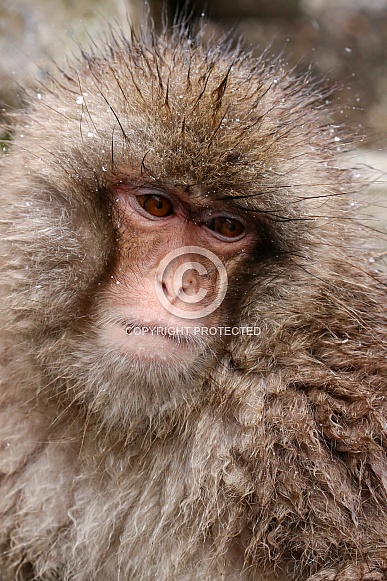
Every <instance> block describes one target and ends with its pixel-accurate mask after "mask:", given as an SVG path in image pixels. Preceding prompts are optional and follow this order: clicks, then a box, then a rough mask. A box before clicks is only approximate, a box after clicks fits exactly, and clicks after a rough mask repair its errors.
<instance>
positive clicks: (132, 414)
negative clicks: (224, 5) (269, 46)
mask: <svg viewBox="0 0 387 581" xmlns="http://www.w3.org/2000/svg"><path fill="white" fill-rule="evenodd" d="M202 36H203V35H202V33H201V32H199V33H197V34H196V33H195V34H193V33H191V32H190V31H189V30H188V29H187V27H186V26H183V25H180V26H176V27H174V28H173V30H172V31H166V32H163V33H161V34H160V35H159V36H157V35H155V34H154V33H153V32H152V30H150V29H148V30H145V31H144V32H142V33H141V34H139V35H133V37H132V38H130V39H125V38H124V37H123V35H120V34H119V33H115V34H113V33H112V34H111V35H110V36H109V43H106V44H104V46H103V48H102V49H101V51H100V52H99V50H100V49H99V47H98V45H97V44H95V45H94V47H93V48H92V49H90V52H89V53H86V52H83V53H82V56H81V57H80V58H79V60H78V61H76V62H74V64H73V66H72V68H71V67H69V68H68V69H67V70H64V71H62V70H58V72H57V73H56V75H54V76H53V78H52V79H51V80H49V81H48V82H47V84H46V85H45V86H44V87H42V88H41V89H40V90H39V92H37V93H35V92H33V91H31V92H30V94H29V98H28V103H27V104H26V107H25V109H24V110H23V111H22V112H21V113H19V114H17V115H15V119H14V120H13V124H14V128H13V132H14V139H13V144H12V145H11V146H10V149H9V152H8V154H7V155H5V156H3V160H2V167H1V172H0V173H1V178H0V180H1V186H0V187H1V208H0V220H1V233H2V235H1V260H0V264H1V266H0V268H1V279H0V280H1V290H0V292H1V301H0V305H1V306H0V309H1V313H0V320H1V324H2V330H1V345H2V351H1V386H0V579H1V581H15V579H17V580H29V581H32V580H34V581H54V580H56V581H89V580H93V581H197V580H201V581H306V580H308V581H382V580H385V579H387V504H386V495H387V457H386V447H387V411H386V406H387V397H386V396H387V379H386V372H387V320H386V304H387V289H386V281H385V280H383V276H382V275H381V274H380V273H377V272H375V264H372V262H370V260H369V258H370V254H369V253H368V251H367V249H366V246H365V242H364V241H365V240H366V239H367V238H368V237H369V234H368V232H365V231H364V227H363V226H361V224H360V221H359V220H358V219H357V218H356V216H355V215H354V209H353V207H352V206H353V204H351V200H353V195H354V194H355V185H354V184H355V183H356V182H355V181H354V180H353V178H352V174H351V172H350V171H348V170H347V169H345V168H343V166H342V165H341V163H340V162H338V160H337V157H338V152H337V143H338V140H339V139H342V137H343V134H342V133H341V130H340V129H338V128H337V127H335V126H334V125H333V123H332V117H331V113H330V112H329V111H328V110H327V108H326V106H325V105H324V102H325V99H326V94H324V90H323V89H322V88H321V87H320V86H319V85H318V84H316V83H314V82H311V80H310V79H309V78H308V77H307V76H305V75H298V76H297V75H296V74H294V73H292V72H289V71H288V70H287V69H286V67H285V66H284V64H283V62H282V61H281V60H280V59H277V60H274V61H273V60H271V61H268V59H267V57H265V56H262V57H260V58H259V57H258V58H256V57H254V56H253V55H251V54H250V53H248V52H245V51H243V50H242V49H234V48H232V47H230V46H229V45H226V44H222V43H216V44H214V43H211V41H209V42H205V41H204V40H203V38H202Z"/></svg>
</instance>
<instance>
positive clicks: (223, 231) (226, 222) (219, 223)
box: [207, 216, 245, 238]
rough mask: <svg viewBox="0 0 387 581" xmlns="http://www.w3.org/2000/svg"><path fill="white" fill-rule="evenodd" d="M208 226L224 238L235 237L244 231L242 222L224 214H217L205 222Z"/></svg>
mask: <svg viewBox="0 0 387 581" xmlns="http://www.w3.org/2000/svg"><path fill="white" fill-rule="evenodd" d="M207 226H208V228H210V230H213V231H214V232H216V233H217V234H220V235H221V236H223V237H224V238H237V237H238V236H240V235H241V234H243V232H244V231H245V227H244V225H243V224H242V222H239V220H236V219H235V218H227V217H225V216H218V217H217V218H213V219H212V220H210V221H209V222H207Z"/></svg>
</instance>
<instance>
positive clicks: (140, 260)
mask: <svg viewBox="0 0 387 581" xmlns="http://www.w3.org/2000/svg"><path fill="white" fill-rule="evenodd" d="M111 196H112V207H113V211H112V214H113V221H114V223H115V226H116V242H117V252H116V259H115V261H114V269H113V274H112V275H111V276H110V277H109V278H108V279H107V286H106V298H105V299H104V301H103V303H104V308H106V311H105V317H103V332H102V334H103V336H104V337H105V339H104V340H106V342H107V344H109V345H111V346H113V345H114V346H115V348H117V350H118V351H119V352H121V353H122V354H130V355H131V357H132V358H135V359H139V360H144V361H145V360H147V361H148V362H149V364H151V363H152V362H155V361H157V362H158V363H161V362H165V364H166V365H168V364H171V362H172V361H173V362H174V363H177V362H178V361H180V363H183V362H184V361H185V362H189V361H190V360H192V359H193V358H195V357H197V356H198V355H199V354H200V352H201V351H202V349H203V341H201V340H198V338H199V339H200V337H203V334H204V333H205V332H206V331H205V329H206V328H208V327H212V328H216V325H219V323H220V321H222V322H223V324H225V323H226V322H227V324H229V325H230V324H231V318H230V316H228V314H227V311H226V312H225V309H224V308H223V310H222V303H223V300H224V299H225V297H226V295H227V287H228V281H229V276H228V275H231V276H232V275H233V272H234V270H235V268H236V264H237V262H238V256H242V257H243V253H244V252H247V251H249V250H250V249H251V248H252V247H253V245H254V242H255V232H254V224H253V223H252V221H251V220H250V219H248V217H247V216H245V215H243V214H242V212H240V211H239V213H236V212H235V211H233V209H232V207H228V208H227V206H225V204H219V203H218V204H216V203H215V202H214V203H207V204H206V206H204V207H203V205H200V204H198V203H193V202H192V200H191V199H190V197H189V196H188V193H187V192H185V193H184V192H182V191H181V188H180V189H179V188H175V189H174V190H172V191H171V190H168V189H166V188H164V189H162V188H161V187H155V186H154V185H152V184H149V183H146V182H145V183H138V184H136V185H135V184H133V183H132V182H130V181H129V180H124V181H120V182H119V183H118V184H115V185H114V186H113V187H112V188H111Z"/></svg>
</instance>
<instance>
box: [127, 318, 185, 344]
mask: <svg viewBox="0 0 387 581" xmlns="http://www.w3.org/2000/svg"><path fill="white" fill-rule="evenodd" d="M121 325H122V326H123V328H124V329H125V333H126V334H127V335H135V336H148V337H162V338H163V339H165V340H167V341H171V342H172V343H174V344H175V345H182V346H189V345H191V344H192V343H193V342H194V341H193V339H194V336H193V335H192V333H191V332H190V329H189V327H177V326H173V325H170V326H165V325H160V323H147V324H144V323H139V322H137V321H136V322H133V321H130V322H129V321H124V322H122V323H121ZM182 331H183V332H182Z"/></svg>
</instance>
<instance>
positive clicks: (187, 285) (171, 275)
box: [157, 263, 207, 305]
mask: <svg viewBox="0 0 387 581" xmlns="http://www.w3.org/2000/svg"><path fill="white" fill-rule="evenodd" d="M157 282H158V284H159V285H161V288H162V290H163V293H164V295H165V297H166V299H167V300H168V301H169V302H170V303H171V304H175V303H176V302H177V301H182V302H183V303H188V304H189V305H191V304H192V303H197V302H200V301H201V300H202V299H203V298H204V297H205V295H206V294H207V291H206V289H205V288H204V286H203V281H202V276H201V274H200V272H199V271H198V269H197V266H196V265H188V264H187V263H185V264H182V265H180V266H178V267H177V268H174V269H172V268H171V269H168V270H167V271H166V272H164V273H163V274H162V276H161V277H160V278H159V279H158V281H157Z"/></svg>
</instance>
